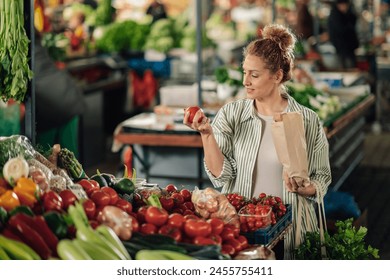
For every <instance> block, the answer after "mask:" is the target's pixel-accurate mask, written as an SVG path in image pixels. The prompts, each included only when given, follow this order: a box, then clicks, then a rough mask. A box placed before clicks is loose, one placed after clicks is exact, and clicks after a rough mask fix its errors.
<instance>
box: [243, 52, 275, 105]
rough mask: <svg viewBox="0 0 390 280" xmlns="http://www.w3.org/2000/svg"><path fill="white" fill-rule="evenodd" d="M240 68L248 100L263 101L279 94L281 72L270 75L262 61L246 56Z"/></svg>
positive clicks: (256, 57) (255, 57) (258, 58)
mask: <svg viewBox="0 0 390 280" xmlns="http://www.w3.org/2000/svg"><path fill="white" fill-rule="evenodd" d="M242 68H243V74H244V79H243V85H244V86H245V89H246V94H247V97H248V98H251V99H259V100H263V99H267V98H269V97H271V96H274V95H275V94H279V86H280V80H281V77H280V76H281V71H278V72H276V73H275V74H273V73H271V72H270V70H268V69H267V68H266V65H265V63H264V61H263V60H262V59H261V58H260V57H258V56H255V55H247V56H246V57H245V60H244V63H243V65H242Z"/></svg>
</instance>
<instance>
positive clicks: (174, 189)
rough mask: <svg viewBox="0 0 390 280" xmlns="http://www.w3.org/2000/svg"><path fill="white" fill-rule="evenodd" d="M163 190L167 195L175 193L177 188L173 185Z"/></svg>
mask: <svg viewBox="0 0 390 280" xmlns="http://www.w3.org/2000/svg"><path fill="white" fill-rule="evenodd" d="M165 190H166V191H167V192H169V193H172V192H177V187H176V186H175V185H174V184H168V185H166V186H165Z"/></svg>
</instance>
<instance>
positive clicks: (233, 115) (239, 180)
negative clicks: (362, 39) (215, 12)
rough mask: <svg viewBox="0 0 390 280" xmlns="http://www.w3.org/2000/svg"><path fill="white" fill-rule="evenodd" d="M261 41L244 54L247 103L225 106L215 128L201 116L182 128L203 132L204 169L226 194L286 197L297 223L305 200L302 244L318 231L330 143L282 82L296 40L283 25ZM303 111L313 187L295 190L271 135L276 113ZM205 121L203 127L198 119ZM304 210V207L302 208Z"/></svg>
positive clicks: (289, 239)
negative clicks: (309, 233)
mask: <svg viewBox="0 0 390 280" xmlns="http://www.w3.org/2000/svg"><path fill="white" fill-rule="evenodd" d="M262 35H263V38H261V39H257V40H255V41H252V42H251V43H249V45H248V46H247V47H246V48H245V50H244V62H243V74H244V79H243V85H244V86H245V89H246V94H247V98H245V99H241V100H237V101H234V102H231V103H228V104H226V105H224V106H223V107H222V108H221V109H220V110H219V111H218V113H217V115H216V116H215V119H214V121H213V123H212V124H211V123H210V121H209V119H208V118H206V117H205V115H204V114H203V112H201V111H198V112H197V113H196V115H195V117H194V121H193V122H192V123H191V124H190V123H189V122H188V117H189V115H188V114H186V115H185V117H184V121H183V122H184V124H186V125H187V126H189V127H191V128H192V129H194V130H197V131H199V132H200V135H201V138H202V142H203V149H204V155H205V157H204V161H205V168H206V171H207V174H208V176H209V177H210V180H211V181H212V183H213V184H214V186H215V187H217V188H218V187H222V192H223V193H231V192H239V193H240V194H242V195H244V196H246V197H248V198H249V197H253V196H257V195H258V194H260V193H261V192H264V193H266V194H272V195H276V196H280V197H282V199H283V201H284V202H285V203H286V204H291V205H292V206H293V221H296V220H297V213H298V203H297V200H298V199H297V197H298V196H301V197H303V198H304V199H305V202H307V203H306V205H307V209H305V210H304V211H302V215H303V224H302V227H301V230H300V231H299V232H298V235H297V236H298V239H299V241H298V243H300V242H301V241H302V240H303V238H304V234H305V232H306V231H307V230H309V229H310V228H318V224H317V218H316V214H315V208H314V204H315V201H316V196H317V195H324V194H325V193H326V191H327V187H328V185H329V184H330V181H331V171H330V167H329V157H328V142H327V139H326V136H325V133H324V130H323V127H322V125H321V123H320V120H319V118H318V116H317V115H316V113H314V112H313V111H312V110H310V109H308V108H305V107H303V106H302V105H300V104H298V103H297V102H296V101H295V100H294V99H293V98H292V97H290V96H289V95H288V94H287V92H286V88H285V86H284V83H285V82H286V81H288V80H290V79H291V70H292V67H293V59H294V57H293V49H294V44H295V42H296V38H295V37H294V35H293V34H292V33H291V32H290V31H289V30H288V29H287V28H285V27H283V26H281V25H275V24H271V25H268V26H266V27H265V28H264V30H263V32H262ZM293 111H300V112H301V113H302V115H303V118H304V126H305V134H306V142H307V152H308V163H309V176H310V180H311V183H310V186H307V187H303V186H299V185H297V183H296V182H295V181H294V180H293V179H292V178H287V177H286V176H283V171H282V165H281V163H280V162H279V161H278V158H277V155H276V151H275V147H274V144H273V140H272V135H271V124H272V122H273V116H274V115H275V114H279V113H283V112H293ZM200 118H203V121H202V122H201V123H198V120H200ZM299 205H302V204H299ZM295 228H296V224H295V223H294V224H293V230H292V231H290V233H289V234H288V236H286V238H285V244H284V245H285V246H284V258H285V259H290V258H293V254H292V253H293V249H294V245H295V243H294V242H295V241H294V240H295Z"/></svg>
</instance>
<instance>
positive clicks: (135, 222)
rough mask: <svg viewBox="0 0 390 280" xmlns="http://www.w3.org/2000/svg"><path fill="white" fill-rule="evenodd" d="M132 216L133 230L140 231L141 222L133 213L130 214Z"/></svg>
mask: <svg viewBox="0 0 390 280" xmlns="http://www.w3.org/2000/svg"><path fill="white" fill-rule="evenodd" d="M130 216H131V230H132V231H133V232H138V231H139V223H138V221H137V219H136V218H135V217H134V216H133V215H130Z"/></svg>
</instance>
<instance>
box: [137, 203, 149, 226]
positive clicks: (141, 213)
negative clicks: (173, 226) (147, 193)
mask: <svg viewBox="0 0 390 280" xmlns="http://www.w3.org/2000/svg"><path fill="white" fill-rule="evenodd" d="M148 207H149V206H141V207H140V208H139V209H138V211H137V220H138V222H140V223H145V222H146V220H145V214H146V210H147V209H148Z"/></svg>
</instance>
